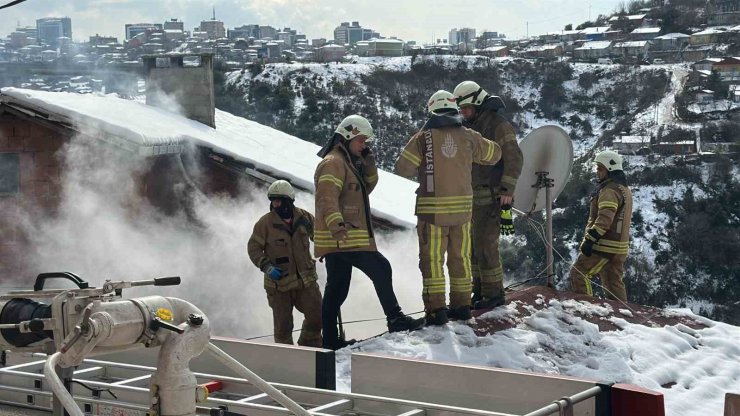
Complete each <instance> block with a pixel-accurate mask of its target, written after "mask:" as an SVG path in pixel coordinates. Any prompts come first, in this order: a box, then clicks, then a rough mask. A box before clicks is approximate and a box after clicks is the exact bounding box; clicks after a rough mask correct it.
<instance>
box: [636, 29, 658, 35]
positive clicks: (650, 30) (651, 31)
mask: <svg viewBox="0 0 740 416" xmlns="http://www.w3.org/2000/svg"><path fill="white" fill-rule="evenodd" d="M630 33H632V34H633V35H640V34H650V33H660V28H659V27H638V28H637V29H635V30H633V31H632V32H630Z"/></svg>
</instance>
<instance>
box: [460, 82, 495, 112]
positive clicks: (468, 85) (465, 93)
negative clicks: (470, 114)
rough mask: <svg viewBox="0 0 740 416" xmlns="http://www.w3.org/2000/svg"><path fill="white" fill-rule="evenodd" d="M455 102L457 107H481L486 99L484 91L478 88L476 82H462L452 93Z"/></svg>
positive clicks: (486, 94) (486, 95)
mask: <svg viewBox="0 0 740 416" xmlns="http://www.w3.org/2000/svg"><path fill="white" fill-rule="evenodd" d="M452 94H453V95H454V96H455V99H456V100H457V105H459V106H463V105H476V106H478V105H481V104H483V100H485V98H486V97H488V93H487V92H486V90H484V89H483V88H481V87H480V85H478V83H477V82H474V81H463V82H461V83H459V84H457V87H455V90H454V91H453V92H452Z"/></svg>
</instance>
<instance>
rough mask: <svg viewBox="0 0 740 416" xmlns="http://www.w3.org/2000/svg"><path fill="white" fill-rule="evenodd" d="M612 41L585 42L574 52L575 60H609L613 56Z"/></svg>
mask: <svg viewBox="0 0 740 416" xmlns="http://www.w3.org/2000/svg"><path fill="white" fill-rule="evenodd" d="M611 46H612V43H611V42H610V41H598V42H585V43H584V44H583V45H581V46H579V47H576V48H575V49H574V50H573V58H575V59H581V60H596V59H598V58H607V57H609V55H610V54H611Z"/></svg>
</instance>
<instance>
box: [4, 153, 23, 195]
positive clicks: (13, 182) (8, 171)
mask: <svg viewBox="0 0 740 416" xmlns="http://www.w3.org/2000/svg"><path fill="white" fill-rule="evenodd" d="M19 189H20V157H19V155H18V153H0V195H8V194H17V193H18V191H19Z"/></svg>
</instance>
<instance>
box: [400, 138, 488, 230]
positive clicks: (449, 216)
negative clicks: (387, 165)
mask: <svg viewBox="0 0 740 416" xmlns="http://www.w3.org/2000/svg"><path fill="white" fill-rule="evenodd" d="M500 159H501V148H500V147H499V146H498V145H497V144H496V143H494V142H492V141H490V140H487V139H485V138H484V137H483V136H481V135H480V133H477V132H476V131H474V130H471V129H468V128H465V127H460V126H449V127H441V128H432V129H425V130H422V131H420V132H418V133H417V134H415V135H414V136H413V137H412V138H411V140H409V142H408V143H407V144H406V147H405V148H404V149H403V151H402V152H401V155H400V156H399V157H398V160H396V173H398V174H399V175H401V176H405V177H407V178H411V177H414V176H417V177H418V178H419V188H418V189H417V190H416V212H415V213H416V215H417V216H418V217H419V219H421V220H423V221H425V222H428V223H431V224H435V225H438V226H449V225H460V224H465V223H466V222H468V221H470V219H471V215H472V210H473V188H472V186H471V176H470V175H471V168H472V164H473V163H480V164H486V165H492V164H495V163H496V162H498V161H499V160H500Z"/></svg>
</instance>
